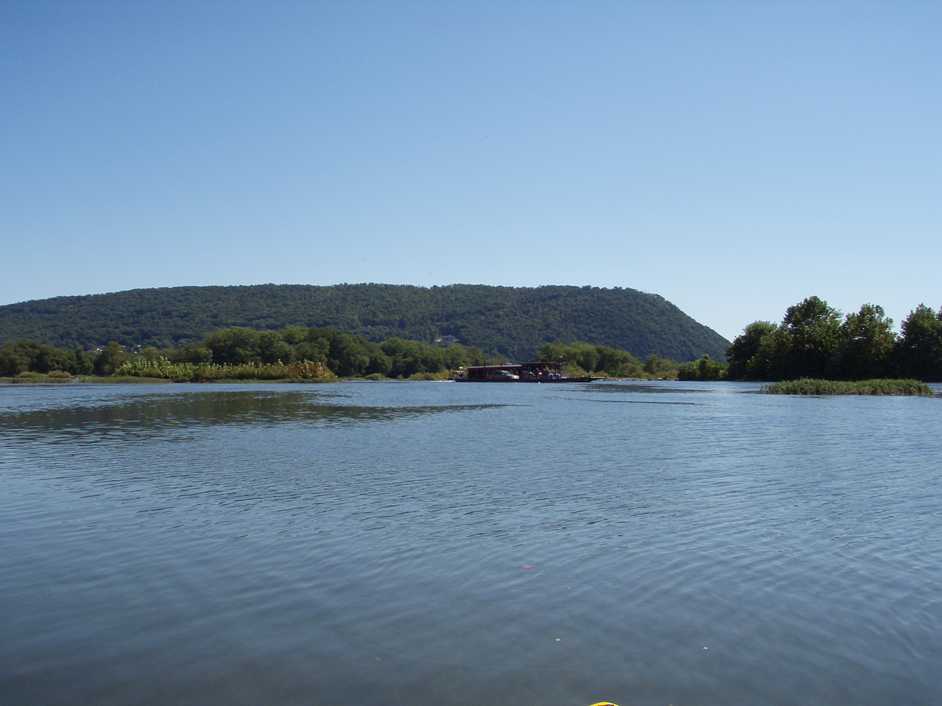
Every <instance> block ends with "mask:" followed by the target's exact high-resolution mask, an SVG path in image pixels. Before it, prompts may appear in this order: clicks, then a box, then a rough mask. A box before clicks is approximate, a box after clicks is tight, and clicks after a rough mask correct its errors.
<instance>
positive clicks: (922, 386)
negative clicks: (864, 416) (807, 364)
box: [762, 378, 933, 397]
mask: <svg viewBox="0 0 942 706" xmlns="http://www.w3.org/2000/svg"><path fill="white" fill-rule="evenodd" d="M762 391H763V392H766V393H768V394H770V395H919V396H926V397H929V396H931V395H932V394H933V393H932V389H931V388H930V387H929V386H928V385H927V384H926V383H924V382H920V381H919V380H890V379H886V378H883V379H879V380H814V379H810V378H801V379H800V380H784V381H782V382H776V383H772V384H771V385H766V386H765V387H763V388H762Z"/></svg>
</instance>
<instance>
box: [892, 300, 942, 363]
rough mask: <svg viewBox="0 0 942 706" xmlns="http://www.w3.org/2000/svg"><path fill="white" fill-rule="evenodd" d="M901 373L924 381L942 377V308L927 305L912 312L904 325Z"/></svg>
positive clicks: (899, 353)
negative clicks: (937, 312)
mask: <svg viewBox="0 0 942 706" xmlns="http://www.w3.org/2000/svg"><path fill="white" fill-rule="evenodd" d="M894 357H895V358H896V361H897V366H898V368H899V370H900V372H901V373H902V374H903V375H905V376H907V377H914V378H918V379H920V380H942V310H940V311H939V314H938V315H936V314H935V312H933V311H932V309H930V308H929V307H927V306H926V305H925V304H920V305H919V306H917V307H916V308H915V309H914V310H913V311H911V312H910V313H909V316H907V317H906V318H905V319H903V323H902V325H901V327H900V337H899V339H898V341H897V345H896V351H895V356H894Z"/></svg>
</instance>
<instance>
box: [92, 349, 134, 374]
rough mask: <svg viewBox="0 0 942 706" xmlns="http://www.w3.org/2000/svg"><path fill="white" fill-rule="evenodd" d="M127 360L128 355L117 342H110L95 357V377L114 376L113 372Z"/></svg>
mask: <svg viewBox="0 0 942 706" xmlns="http://www.w3.org/2000/svg"><path fill="white" fill-rule="evenodd" d="M127 359H128V354H127V353H126V352H125V350H124V348H122V347H121V344H120V343H118V342H117V341H111V342H109V343H108V345H107V346H105V347H104V348H103V349H102V350H101V351H100V352H99V353H98V355H96V356H95V374H96V375H114V371H115V370H117V369H118V368H120V367H121V365H122V364H123V363H124V362H125V361H126V360H127Z"/></svg>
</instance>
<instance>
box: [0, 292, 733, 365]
mask: <svg viewBox="0 0 942 706" xmlns="http://www.w3.org/2000/svg"><path fill="white" fill-rule="evenodd" d="M292 324H298V325H304V326H312V327H331V328H335V329H339V330H342V331H348V332H350V333H356V334H360V335H363V336H366V337H367V338H369V339H372V340H381V339H384V338H389V337H391V336H400V337H402V338H411V339H416V340H422V341H430V342H431V341H435V340H437V339H444V340H446V341H457V342H459V343H464V344H467V345H473V346H478V347H480V348H482V349H483V350H486V351H493V352H496V353H500V354H502V355H506V356H507V357H508V358H512V359H518V360H520V359H525V358H532V357H533V356H534V355H535V353H536V351H537V349H538V348H539V347H540V346H541V345H542V344H543V343H545V342H547V341H556V340H560V341H577V340H578V341H589V342H591V343H596V344H604V345H609V346H616V347H618V348H623V349H625V350H628V351H630V352H631V353H633V354H635V355H636V356H639V357H642V358H643V357H646V356H647V355H649V354H651V353H657V354H658V355H662V356H667V357H669V358H673V359H675V360H692V359H694V358H697V357H699V356H701V355H703V354H704V353H706V354H709V355H710V356H712V357H714V358H718V359H720V360H722V359H723V358H724V356H725V353H726V348H727V346H728V345H729V342H728V341H727V340H726V339H724V338H723V337H722V336H720V335H719V334H718V333H716V332H715V331H713V330H712V329H710V328H707V327H706V326H704V325H702V324H700V323H698V322H697V321H695V320H693V319H692V318H690V317H689V316H687V315H686V314H685V313H684V312H682V311H681V310H680V309H678V308H677V307H676V306H674V305H673V304H671V303H670V302H669V301H667V300H666V299H664V298H663V297H661V296H658V295H656V294H647V293H645V292H639V291H637V290H634V289H622V288H613V289H603V288H598V287H564V286H546V287H492V286H485V285H467V284H455V285H448V286H444V287H430V288H427V287H412V286H407V285H388V284H340V285H333V286H326V287H319V286H312V285H293V284H292V285H274V284H265V285H256V286H234V287H169V288H160V289H133V290H129V291H126V292H115V293H112V294H94V295H87V296H78V297H55V298H52V299H42V300H36V301H29V302H22V303H19V304H10V305H7V306H2V307H0V344H2V343H5V342H9V341H14V340H22V339H26V340H33V341H39V342H45V343H50V344H53V345H56V346H66V347H71V346H81V347H84V348H90V347H93V346H98V345H102V344H104V343H106V342H108V341H110V340H116V341H118V342H119V343H122V344H124V345H126V346H135V345H153V346H158V347H162V346H170V345H179V344H181V343H187V342H194V341H198V340H201V339H202V338H203V337H204V336H205V335H206V334H208V333H210V332H211V331H215V330H217V329H220V328H225V327H228V326H248V327H251V328H258V329H277V328H281V327H283V326H288V325H292Z"/></svg>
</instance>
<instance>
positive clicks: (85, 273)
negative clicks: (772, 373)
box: [0, 0, 942, 337]
mask: <svg viewBox="0 0 942 706" xmlns="http://www.w3.org/2000/svg"><path fill="white" fill-rule="evenodd" d="M940 26H942V5H940V4H938V3H933V2H915V1H914V2H905V3H887V2H880V3H868V2H863V1H857V2H847V3H841V2H827V3H821V2H806V3H805V2H771V1H770V2H754V1H749V2H722V1H717V2H709V3H707V2H688V3H684V2H653V1H652V2H627V1H622V2H588V3H576V2H566V3H563V2H548V1H547V2H533V3H527V2H511V3H505V2H422V3H412V2H372V3H371V2H334V3H326V2H325V3H318V2H302V3H292V2H276V3H263V2H255V3H248V2H213V1H211V0H204V1H202V2H186V3H174V2H158V3H137V2H117V3H108V2H83V1H81V0H76V1H74V2H42V1H37V0H28V1H26V2H22V3H20V2H14V1H12V0H7V1H6V2H4V3H2V4H0V105H2V106H3V109H2V110H0V247H2V253H3V255H2V256H0V263H2V264H0V303H11V302H15V301H22V300H26V299H34V298H42V297H48V296H55V295H60V294H84V293H91V292H102V291H115V290H121V289H129V288H134V287H153V286H174V285H184V284H188V285H189V284H249V283H262V282H277V283H313V284H332V283H337V282H363V281H372V282H392V283H411V284H421V285H432V284H448V283H455V282H466V283H486V284H507V285H539V284H578V285H585V284H590V285H596V286H624V287H634V288H637V289H641V290H644V291H650V292H657V293H659V294H661V295H663V296H664V297H666V298H668V299H670V300H671V301H673V302H674V303H675V304H677V305H678V306H680V307H681V308H682V309H684V310H685V311H687V312H688V313H689V314H691V315H692V316H694V317H695V318H696V319H698V320H700V321H702V322H703V323H706V324H707V325H709V326H712V327H713V328H715V329H716V330H718V331H719V332H720V333H722V334H724V335H726V336H727V337H731V336H734V335H736V334H737V333H738V332H739V331H740V330H741V329H742V327H743V326H744V325H745V324H746V323H748V322H750V321H753V320H756V319H772V320H778V319H780V318H781V316H782V314H783V312H784V309H785V307H787V306H788V305H790V304H793V303H795V302H796V301H799V300H800V299H802V298H803V297H805V296H808V295H811V294H817V295H819V296H822V297H824V298H825V299H827V300H828V301H829V302H830V303H831V304H832V305H834V306H837V307H838V308H840V309H842V310H844V311H848V310H851V309H856V308H857V307H858V306H859V305H860V304H862V303H864V302H868V301H871V302H874V303H878V304H882V305H883V306H884V307H885V308H886V309H887V311H888V313H889V314H890V315H891V316H893V317H894V318H895V319H897V321H899V319H901V318H902V317H903V316H905V314H906V313H907V312H908V311H909V310H910V309H911V308H913V307H914V306H915V305H916V304H919V303H920V302H925V303H927V304H929V305H931V306H933V307H936V308H937V307H939V306H940V305H942V287H940V282H942V276H940V275H939V273H938V270H939V267H940V263H942V205H940V204H942V139H940V138H942V133H940V131H942V78H940V76H942V42H940V41H939V27H940Z"/></svg>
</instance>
